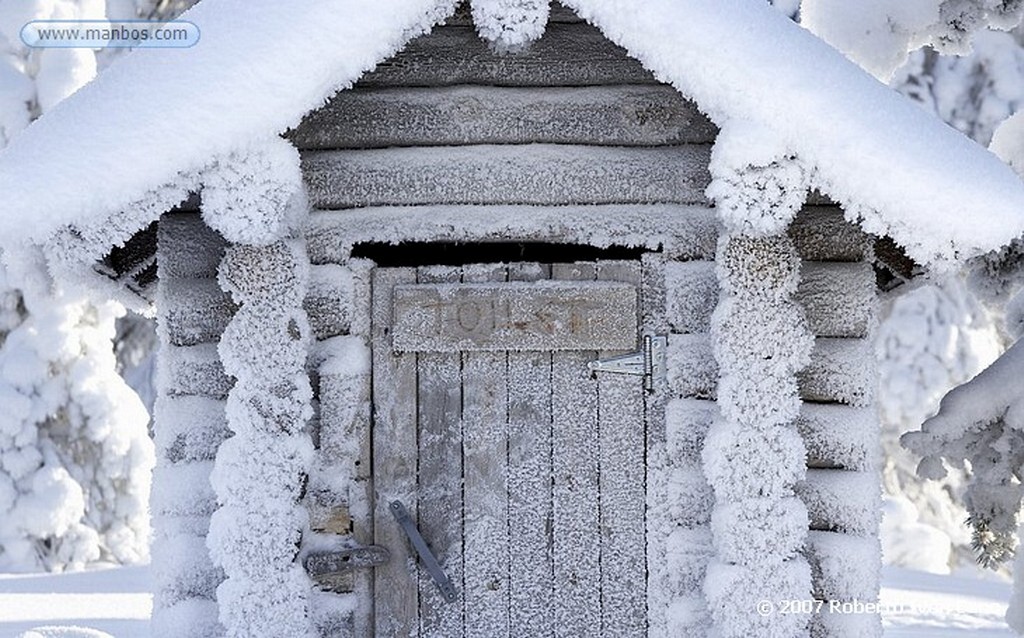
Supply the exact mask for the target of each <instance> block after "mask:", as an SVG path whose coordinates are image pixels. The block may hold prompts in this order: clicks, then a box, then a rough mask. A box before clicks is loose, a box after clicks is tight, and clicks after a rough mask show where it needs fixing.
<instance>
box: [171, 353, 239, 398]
mask: <svg viewBox="0 0 1024 638" xmlns="http://www.w3.org/2000/svg"><path fill="white" fill-rule="evenodd" d="M161 354H162V355H163V358H164V365H163V366H162V367H163V368H164V369H165V370H166V372H167V376H166V378H165V381H164V384H165V385H164V388H165V391H166V392H167V394H168V395H170V396H183V395H184V396H205V397H209V398H211V399H226V398H227V396H228V392H229V391H230V390H231V388H232V386H234V384H235V382H234V379H232V378H231V377H229V376H228V375H227V374H226V373H225V372H224V366H223V364H221V361H220V356H219V355H218V354H217V344H215V343H204V344H200V345H196V346H168V347H166V348H164V350H163V352H162V353H161Z"/></svg>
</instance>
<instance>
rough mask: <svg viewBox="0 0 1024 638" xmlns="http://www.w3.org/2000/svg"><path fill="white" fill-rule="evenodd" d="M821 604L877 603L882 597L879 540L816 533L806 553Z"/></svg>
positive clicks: (808, 542)
mask: <svg viewBox="0 0 1024 638" xmlns="http://www.w3.org/2000/svg"><path fill="white" fill-rule="evenodd" d="M805 554H806V557H807V562H808V563H810V565H811V574H812V576H813V579H814V597H815V598H817V599H819V600H840V601H846V600H855V599H857V600H862V601H867V600H874V599H875V598H876V597H877V596H878V565H877V563H876V560H877V556H878V554H879V547H878V539H877V538H875V537H866V538H865V537H860V536H851V535H849V534H839V533H836V532H821V531H812V532H810V533H809V534H808V535H807V546H806V550H805Z"/></svg>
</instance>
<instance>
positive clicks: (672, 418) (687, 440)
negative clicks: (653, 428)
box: [665, 399, 718, 469]
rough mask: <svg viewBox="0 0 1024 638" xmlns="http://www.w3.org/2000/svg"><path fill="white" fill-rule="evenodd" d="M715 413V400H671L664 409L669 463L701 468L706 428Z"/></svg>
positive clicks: (715, 415)
mask: <svg viewBox="0 0 1024 638" xmlns="http://www.w3.org/2000/svg"><path fill="white" fill-rule="evenodd" d="M717 416H718V405H717V404H716V403H715V402H714V401H707V400H701V399H673V400H671V401H669V402H668V405H667V406H666V410H665V426H666V429H667V437H666V442H667V450H668V454H669V458H671V459H672V463H673V464H675V465H681V466H690V467H693V468H698V469H699V468H700V466H701V450H703V449H704V439H705V437H706V436H707V433H708V428H710V427H711V423H712V422H713V421H714V419H715V418H716V417H717Z"/></svg>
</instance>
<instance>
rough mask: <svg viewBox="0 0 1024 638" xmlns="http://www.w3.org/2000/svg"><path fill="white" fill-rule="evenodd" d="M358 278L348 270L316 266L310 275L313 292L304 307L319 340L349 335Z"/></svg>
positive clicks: (329, 265)
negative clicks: (356, 279)
mask: <svg viewBox="0 0 1024 638" xmlns="http://www.w3.org/2000/svg"><path fill="white" fill-rule="evenodd" d="M354 303H355V278H354V276H353V273H352V271H351V270H349V269H348V268H345V267H343V266H337V265H334V264H323V265H315V266H312V267H311V268H310V271H309V290H308V291H307V292H306V299H305V301H303V303H302V307H303V308H304V309H305V310H306V314H307V315H308V316H309V325H310V327H311V328H312V329H313V335H314V336H315V337H316V338H317V339H321V340H323V339H327V338H330V337H335V336H338V335H342V334H345V333H347V332H348V331H349V329H350V327H351V323H352V306H353V304H354Z"/></svg>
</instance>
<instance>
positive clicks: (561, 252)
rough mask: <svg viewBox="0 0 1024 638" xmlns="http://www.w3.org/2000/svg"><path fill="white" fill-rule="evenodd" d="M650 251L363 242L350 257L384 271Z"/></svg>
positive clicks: (587, 258)
mask: <svg viewBox="0 0 1024 638" xmlns="http://www.w3.org/2000/svg"><path fill="white" fill-rule="evenodd" d="M649 252H652V251H651V250H650V249H649V248H633V247H630V246H608V247H607V248H597V247H595V246H587V245H584V244H553V243H543V242H492V243H461V242H403V243H399V244H387V243H379V242H373V243H364V244H356V245H355V246H354V247H353V248H352V257H357V258H362V259H370V260H372V261H374V262H375V263H376V264H377V265H378V266H380V267H383V268H397V267H414V266H431V265H437V266H464V265H466V264H480V263H509V262H518V261H532V262H541V263H571V262H577V261H598V260H634V259H640V256H641V255H643V254H644V253H649Z"/></svg>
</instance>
